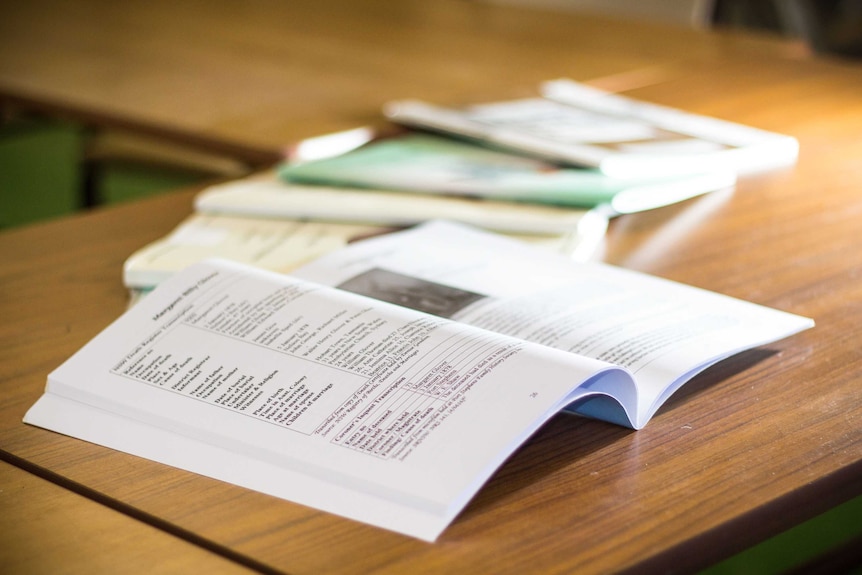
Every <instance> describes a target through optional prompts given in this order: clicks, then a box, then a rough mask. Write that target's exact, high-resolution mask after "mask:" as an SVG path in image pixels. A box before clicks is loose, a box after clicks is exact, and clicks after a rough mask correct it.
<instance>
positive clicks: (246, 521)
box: [0, 0, 862, 574]
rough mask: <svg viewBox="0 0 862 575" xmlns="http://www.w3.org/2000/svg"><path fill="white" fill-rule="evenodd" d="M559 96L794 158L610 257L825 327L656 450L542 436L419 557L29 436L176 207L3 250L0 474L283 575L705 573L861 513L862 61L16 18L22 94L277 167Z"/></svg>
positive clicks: (122, 210)
mask: <svg viewBox="0 0 862 575" xmlns="http://www.w3.org/2000/svg"><path fill="white" fill-rule="evenodd" d="M177 4H179V5H177ZM561 76H566V77H571V78H574V79H579V80H595V79H598V80H597V81H596V83H598V84H601V85H604V86H608V87H612V88H615V89H627V90H629V92H630V93H631V94H632V95H634V96H637V97H641V98H645V99H648V100H652V101H656V102H659V103H664V104H668V105H673V106H678V107H681V108H684V109H688V110H692V111H695V112H702V113H707V114H712V115H716V116H720V117H724V118H727V119H730V120H735V121H740V122H744V123H748V124H752V125H755V126H759V127H762V128H766V129H772V130H776V131H781V132H785V133H788V134H792V135H794V136H796V137H797V138H798V139H799V141H800V145H801V156H800V160H799V163H798V165H797V166H796V167H795V168H794V169H790V170H783V171H779V172H771V173H767V174H762V175H758V176H752V177H748V178H745V179H744V180H742V181H741V182H740V184H739V186H738V187H737V189H736V191H735V192H734V193H732V194H720V195H713V196H709V197H704V198H701V199H699V200H695V201H690V202H688V203H685V204H682V205H680V206H677V207H674V208H670V209H664V210H660V211H656V212H652V213H648V214H641V215H637V216H626V217H624V218H622V219H619V220H617V221H616V222H614V224H613V226H612V228H611V230H610V233H609V236H608V241H607V246H606V255H605V259H606V260H607V261H609V262H612V263H616V264H620V265H623V266H626V267H630V268H633V269H639V270H643V271H647V272H650V273H654V274H657V275H660V276H664V277H669V278H672V279H675V280H680V281H683V282H687V283H691V284H694V285H698V286H702V287H705V288H708V289H711V290H715V291H719V292H722V293H726V294H729V295H733V296H737V297H740V298H743V299H747V300H751V301H754V302H757V303H761V304H765V305H769V306H773V307H777V308H781V309H784V310H787V311H792V312H795V313H799V314H802V315H807V316H810V317H813V318H814V319H815V320H816V321H817V324H818V325H817V327H816V328H814V329H813V330H810V331H808V332H805V333H803V334H800V335H797V336H794V337H792V338H789V339H787V340H784V341H781V342H779V343H777V344H774V345H770V346H768V347H766V348H763V349H758V350H755V351H751V352H747V353H743V354H741V355H739V356H737V357H735V358H733V359H731V360H728V361H725V362H723V363H721V364H719V365H717V366H715V367H714V368H712V369H710V370H709V371H708V372H706V373H704V374H702V375H700V376H698V377H697V378H695V379H694V380H693V381H692V382H691V383H690V384H689V385H687V386H686V387H685V388H684V389H683V390H681V391H680V392H679V393H677V394H676V396H674V397H673V398H672V399H671V400H670V401H669V402H668V404H667V405H666V407H665V408H663V409H662V410H661V411H660V412H659V413H658V415H657V416H656V417H655V419H654V420H653V421H651V422H650V424H649V425H648V426H647V427H646V428H645V429H643V430H641V431H638V432H631V431H627V430H625V429H622V428H618V427H615V426H612V425H608V424H603V423H600V422H595V421H588V420H581V419H575V418H571V417H559V418H555V419H553V420H552V421H551V422H550V423H549V424H548V425H547V426H546V427H545V428H543V429H542V430H541V431H540V432H539V433H538V434H537V435H536V436H535V437H533V438H532V439H531V440H530V441H528V442H527V444H526V445H525V446H524V447H523V448H522V449H520V450H519V451H518V452H517V453H516V454H515V455H514V456H513V458H512V459H511V460H510V461H509V462H507V463H506V464H505V465H504V466H503V467H502V468H501V469H500V471H499V472H498V473H497V474H496V475H495V476H494V477H493V478H492V480H491V481H490V482H489V483H488V484H487V486H486V487H485V488H483V489H482V491H481V492H480V493H479V495H478V496H477V497H476V498H475V500H474V501H473V502H472V503H471V504H470V505H469V506H468V508H467V509H466V510H465V511H464V512H463V513H462V515H461V516H460V517H459V518H458V519H457V520H456V521H455V522H454V523H453V525H452V526H451V527H450V528H449V529H448V530H447V531H446V532H445V533H444V534H443V536H442V537H441V538H440V540H439V541H438V542H437V543H436V544H433V545H432V544H426V543H422V542H418V541H415V540H412V539H409V538H407V537H403V536H400V535H396V534H392V533H388V532H384V531H381V530H378V529H375V528H372V527H367V526H363V525H359V524H356V523H353V522H350V521H347V520H343V519H340V518H337V517H334V516H331V515H327V514H324V513H319V512H316V511H314V510H310V509H306V508H302V507H299V506H297V505H294V504H291V503H288V502H285V501H280V500H277V499H274V498H271V497H268V496H264V495H261V494H258V493H254V492H251V491H248V490H245V489H241V488H238V487H234V486H231V485H226V484H223V483H220V482H218V481H214V480H211V479H207V478H203V477H199V476H196V475H193V474H190V473H186V472H182V471H178V470H175V469H172V468H168V467H166V466H162V465H159V464H155V463H152V462H149V461H146V460H142V459H138V458H135V457H132V456H128V455H124V454H121V453H116V452H113V451H110V450H107V449H104V448H100V447H97V446H93V445H90V444H87V443H84V442H81V441H78V440H75V439H71V438H67V437H63V436H60V435H57V434H53V433H50V432H47V431H44V430H41V429H36V428H33V427H29V426H25V425H23V424H22V423H21V418H22V416H23V414H24V412H25V411H26V409H27V408H28V407H29V406H30V405H32V404H33V402H35V401H36V399H37V398H38V397H39V395H40V393H41V391H42V389H43V387H44V384H45V377H46V375H47V373H48V372H49V371H50V370H52V369H53V368H54V367H56V366H57V365H59V364H60V363H61V362H62V361H63V360H64V359H66V358H67V357H68V356H69V355H71V354H72V353H73V352H74V351H75V350H77V349H78V348H79V347H80V346H81V345H82V344H83V343H84V342H86V341H87V340H88V339H89V338H91V337H92V336H94V335H95V334H96V333H97V332H98V331H99V330H101V329H102V328H104V327H105V326H106V325H107V324H108V323H109V322H110V321H111V320H113V319H114V318H116V317H117V315H118V314H120V313H121V311H122V310H123V308H124V306H125V305H126V301H127V300H126V298H127V296H126V293H125V291H124V289H123V287H122V285H121V281H120V271H121V266H122V262H123V260H124V259H125V258H126V257H127V256H128V255H129V254H131V253H132V251H134V250H135V249H137V248H139V247H140V246H142V245H143V244H145V243H147V242H149V241H152V240H154V239H156V238H158V237H160V236H162V235H164V234H165V233H167V232H168V231H169V230H170V229H172V228H173V226H175V225H176V224H177V223H178V222H179V221H180V220H181V219H183V218H184V217H185V216H186V215H187V214H188V213H190V211H191V200H192V197H193V194H194V193H195V190H186V191H181V192H178V193H176V194H171V195H168V196H163V197H159V198H155V199H151V200H147V201H144V202H139V203H133V204H127V205H123V206H119V207H116V208H112V209H105V210H98V211H94V212H92V213H88V214H84V215H80V216H75V217H69V218H64V219H60V220H57V221H53V222H48V223H45V224H39V225H34V226H30V227H27V228H23V229H18V230H14V231H9V232H5V233H3V234H0V262H2V264H0V318H2V320H3V321H2V324H0V458H3V459H4V460H6V461H8V462H10V463H12V464H14V465H16V466H18V467H21V468H23V469H25V470H28V471H30V472H33V473H35V474H37V475H40V476H42V477H43V478H46V479H49V480H51V481H52V482H53V483H56V484H59V485H60V486H62V487H65V488H67V489H68V490H71V491H74V492H76V493H78V494H82V495H85V496H87V497H89V498H90V499H93V500H95V501H99V502H101V503H103V504H106V505H109V506H112V507H114V508H115V509H117V510H119V511H121V512H123V513H124V514H126V515H129V516H131V517H135V518H137V519H140V520H143V521H145V522H148V523H150V524H151V525H153V526H156V527H158V528H159V529H161V530H164V531H165V532H166V533H170V534H172V535H174V536H179V537H181V538H183V539H185V540H187V541H189V542H191V543H193V544H194V545H195V548H203V549H206V550H209V552H212V553H217V554H221V555H223V556H224V557H225V558H227V559H230V560H231V561H232V562H233V563H234V564H236V565H238V566H245V567H250V568H252V569H257V570H260V571H283V572H289V573H294V574H299V573H404V572H411V573H418V572H428V573H452V572H463V573H473V572H495V573H530V572H536V573H548V572H578V573H589V572H607V571H627V570H631V571H638V572H644V571H647V570H653V571H654V570H659V569H673V570H677V571H690V570H693V569H696V568H699V567H702V566H705V565H708V564H710V563H712V562H714V561H716V560H718V559H720V558H722V557H725V556H727V555H729V554H731V553H733V552H735V551H738V550H740V549H743V548H745V547H747V546H749V545H752V544H754V543H756V542H758V541H760V540H762V539H763V538H765V537H768V536H770V535H773V534H775V533H777V532H779V531H781V530H782V529H784V528H786V527H789V526H791V525H794V524H796V523H798V522H800V521H803V520H805V519H807V518H809V517H811V516H813V515H815V514H817V513H820V512H822V511H825V510H827V509H829V508H830V507H832V506H834V505H836V504H838V503H840V502H842V501H844V500H846V499H848V498H850V497H853V496H857V495H859V494H862V354H860V351H859V336H860V325H862V249H860V248H862V240H860V229H859V221H860V218H862V167H860V166H862V164H860V162H859V158H862V99H860V97H859V95H860V94H862V68H860V67H859V65H855V64H851V63H844V62H839V61H826V60H814V59H811V58H809V57H807V56H805V55H804V54H802V53H800V52H799V50H798V49H797V47H796V46H793V45H787V44H784V43H778V42H774V41H769V40H764V39H757V38H746V37H739V36H733V35H721V34H709V33H702V32H695V31H689V30H677V29H674V28H663V27H660V26H657V25H646V24H634V23H623V22H613V21H607V20H600V19H595V18H587V17H577V16H574V15H558V14H553V13H544V12H530V11H525V10H520V9H515V8H509V7H501V6H494V5H487V4H483V3H475V2H461V1H455V0H445V1H440V2H427V3H423V2H418V1H417V2H408V1H404V2H396V3H388V2H383V1H363V2H337V1H335V0H315V1H314V2H308V3H303V2H290V3H277V2H266V1H264V0H257V1H255V2H249V3H234V2H228V1H227V0H223V1H215V2H206V3H204V2H186V3H171V2H159V1H154V2H134V3H132V2H129V3H116V4H112V3H107V2H98V1H96V0H85V1H81V2H76V3H63V2H38V1H35V2H30V3H27V4H26V5H23V6H18V7H4V17H3V18H2V19H0V93H2V94H3V95H4V96H5V97H6V98H7V100H9V101H13V102H15V103H16V104H18V105H23V106H28V107H35V108H39V109H42V110H47V111H53V112H55V113H64V114H70V115H72V116H73V117H76V118H79V119H81V118H83V119H87V120H90V121H95V122H100V123H105V124H111V125H123V126H126V127H132V128H135V129H139V130H142V131H145V132H148V133H158V134H160V135H162V136H165V137H169V138H174V139H178V140H184V141H186V142H192V143H196V144H199V145H205V146H210V147H212V148H213V149H221V150H222V151H226V150H230V151H232V152H235V153H237V154H240V155H241V154H248V156H247V157H252V156H253V157H256V158H258V159H261V160H264V159H266V158H273V157H275V156H276V155H277V153H278V151H279V149H280V148H281V146H283V145H284V144H286V143H288V142H291V141H295V140H296V139H298V138H302V137H307V136H311V135H315V134H319V133H324V132H327V131H333V130H338V129H346V128H352V127H356V126H358V125H362V124H366V123H373V122H377V121H379V109H380V106H381V105H382V103H383V102H385V101H386V100H388V99H390V98H399V97H405V96H421V97H424V98H427V99H429V100H433V101H438V102H444V103H445V102H448V103H457V102H460V101H481V100H487V99H492V98H493V99H497V98H505V97H514V96H520V95H525V94H527V93H530V92H531V90H532V89H533V87H534V86H535V85H536V83H537V82H539V81H541V80H544V79H549V78H554V77H561ZM33 508H34V509H36V508H37V502H35V501H34V502H33ZM31 520H32V521H36V519H35V518H32V519H31V518H28V517H26V516H23V515H22V519H21V521H22V523H25V524H26V523H27V522H28V521H31ZM75 530H76V527H75V526H74V525H69V527H68V532H64V531H63V530H62V529H61V528H60V527H57V528H56V531H55V532H54V536H55V537H58V538H62V537H69V536H71V535H72V534H73V533H74V532H75ZM118 545H123V546H127V548H128V551H129V555H128V556H129V557H132V551H133V548H134V542H133V541H132V540H131V539H130V540H126V541H125V542H121V543H118ZM55 550H56V548H55ZM56 552H58V553H61V552H62V551H56ZM176 552H177V553H186V551H182V550H180V551H176ZM189 553H191V552H189ZM141 568H142V570H145V569H146V566H142V567H141Z"/></svg>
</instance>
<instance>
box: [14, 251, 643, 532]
mask: <svg viewBox="0 0 862 575" xmlns="http://www.w3.org/2000/svg"><path fill="white" fill-rule="evenodd" d="M462 296H464V297H465V298H466V299H470V297H471V296H470V294H462ZM602 370H607V371H605V372H603V374H602V375H601V376H598V377H594V376H595V375H596V374H597V373H599V372H602ZM618 380H619V381H618ZM580 382H586V383H587V385H586V386H584V387H583V388H582V389H578V390H576V391H574V392H572V389H573V388H574V387H575V386H576V385H577V384H578V383H580ZM625 382H628V383H629V384H630V380H629V379H627V377H626V376H625V375H624V374H623V373H622V372H620V371H618V370H611V369H609V366H607V364H602V363H600V362H595V361H589V360H580V361H579V360H576V359H575V358H574V356H571V355H570V354H565V353H561V352H558V351H555V350H551V349H549V348H545V347H542V346H534V345H531V344H528V343H526V342H521V341H518V340H514V339H512V338H508V337H505V336H500V335H498V334H493V333H491V332H486V331H483V330H477V329H475V328H471V327H470V326H466V325H463V324H458V323H454V322H450V321H447V320H445V319H443V318H439V317H434V316H429V315H425V314H419V313H416V312H414V311H413V310H408V309H405V308H401V307H396V306H392V305H389V304H385V303H381V302H377V301H374V300H369V299H367V298H364V297H361V296H357V295H355V294H351V293H346V292H338V291H335V290H331V289H328V288H324V287H321V286H317V285H314V284H308V283H306V282H301V281H298V280H295V279H293V278H289V277H287V276H282V275H278V274H274V273H270V272H265V271H262V270H256V269H253V268H250V267H247V266H240V265H237V264H230V263H228V262H210V263H205V264H201V265H197V266H194V267H192V268H188V269H186V270H185V271H183V272H182V273H180V274H179V275H177V276H173V277H172V278H171V279H169V280H167V281H166V282H165V283H164V284H163V285H162V286H161V287H160V288H158V289H156V290H155V291H154V292H153V294H151V295H150V296H148V297H147V298H145V299H144V300H143V301H141V302H140V303H139V304H138V305H137V306H135V307H134V308H133V309H131V310H129V311H128V312H127V313H126V314H125V315H124V316H123V317H122V318H120V319H119V320H118V321H117V322H115V323H114V324H113V325H112V326H110V327H109V328H108V329H107V330H105V331H104V332H102V334H100V335H99V336H97V337H96V338H94V339H93V340H92V341H91V342H90V343H88V344H87V345H86V346H85V347H84V348H83V349H82V350H81V351H80V352H79V353H77V354H76V355H75V356H73V357H72V358H71V359H70V360H69V361H67V362H66V363H64V364H63V365H62V366H61V367H60V368H58V369H57V370H55V371H54V372H53V373H52V374H50V375H49V378H48V388H47V393H46V395H45V396H44V397H43V399H42V400H40V402H39V403H37V405H36V406H35V407H34V408H33V409H31V411H30V412H28V414H27V416H26V418H25V421H26V422H28V423H32V424H34V425H39V426H42V427H46V428H48V429H54V430H56V431H59V432H62V433H69V434H71V435H74V436H76V437H81V438H83V439H86V440H88V441H92V442H95V443H99V444H102V445H106V446H109V447H113V448H115V449H121V450H123V451H127V452H129V453H135V454H138V455H142V456H145V457H149V458H152V459H155V460H157V461H162V462H164V463H168V464H171V465H177V466H180V467H183V468H185V469H189V470H192V471H196V472H198V473H203V474H206V475H210V476H213V477H217V478H220V479H223V480H225V481H232V482H237V483H239V484H240V485H245V486H247V487H251V488H254V489H260V490H262V491H265V492H268V493H274V494H277V495H280V496H282V497H286V498H289V499H291V500H293V501H296V502H299V503H303V504H306V505H312V506H315V507H320V508H323V509H327V510H329V511H332V512H335V513H339V514H342V515H344V516H347V517H353V518H355V519H359V520H362V521H366V522H369V523H373V524H375V525H380V526H383V527H386V528H389V529H394V530H397V531H400V532H403V533H408V534H411V535H414V536H417V537H423V538H430V539H433V537H435V536H436V534H438V533H439V531H440V530H442V528H443V527H445V525H446V524H447V523H448V522H449V521H450V520H451V519H452V518H453V517H454V516H455V514H457V513H458V511H460V509H461V508H462V507H463V505H465V504H466V503H467V501H469V499H470V497H472V495H473V494H474V493H475V492H476V491H477V490H478V489H479V487H480V486H481V485H482V484H483V483H484V481H486V480H487V478H488V477H489V476H490V474H491V473H493V471H494V470H495V469H496V468H497V467H498V466H499V465H500V464H501V463H502V462H503V461H504V460H505V459H506V458H507V457H508V456H509V455H510V454H511V453H512V451H514V449H516V448H517V446H518V445H520V444H521V442H523V441H524V440H525V439H526V438H527V437H528V436H529V435H530V434H532V433H533V432H535V430H536V429H538V427H539V426H540V425H541V424H542V423H544V421H546V420H547V418H549V417H550V416H551V415H553V414H554V413H555V412H557V411H558V410H559V409H560V408H562V407H563V406H564V405H565V404H567V403H568V402H570V401H572V400H574V399H578V398H585V397H590V396H592V395H595V394H596V393H598V392H601V391H602V390H603V389H604V388H605V386H608V385H612V386H616V387H620V385H621V383H622V385H623V386H624V385H625ZM629 395H632V394H631V392H629ZM58 406H59V407H58ZM94 414H100V415H99V416H95V415H94ZM153 429H158V433H154V432H153ZM160 436H162V437H163V438H164V440H162V439H158V437H160ZM171 438H175V439H171ZM179 438H182V439H179ZM201 445H205V446H206V447H205V448H201V447H200V446H201ZM248 460H254V461H256V462H257V464H256V466H257V467H256V468H257V469H260V470H262V472H265V470H266V469H271V468H277V469H278V470H279V472H278V473H277V474H273V476H272V477H267V478H259V477H256V476H248V475H244V474H242V473H238V472H237V466H238V465H245V464H246V463H247V461H248ZM294 475H301V476H302V477H303V478H304V479H303V480H302V481H290V482H289V483H285V482H284V480H285V479H289V478H290V477H292V476H294ZM280 482H281V484H282V485H283V487H278V485H279V483H280ZM330 493H334V494H336V495H337V494H341V495H338V496H334V498H333V499H331V500H330V499H328V497H329V494H330ZM353 495H355V496H356V498H357V500H356V501H354V500H353V499H352V496H353ZM342 496H343V497H342ZM344 498H346V499H348V500H349V502H348V504H342V503H339V501H340V500H341V499H344ZM322 499H326V500H327V501H332V503H327V504H326V505H325V506H321V505H320V501H321V500H322ZM378 500H385V501H386V502H388V503H387V506H386V509H387V511H385V512H382V513H381V512H378V511H374V512H368V510H369V509H370V508H372V507H374V505H375V501H378ZM400 508H405V509H410V510H412V511H411V513H409V514H400V513H398V512H396V511H397V510H398V509H400ZM411 518H413V519H411ZM430 518H434V519H433V520H432V519H430ZM414 519H415V522H414Z"/></svg>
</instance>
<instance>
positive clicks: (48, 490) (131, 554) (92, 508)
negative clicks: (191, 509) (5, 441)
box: [0, 461, 256, 575]
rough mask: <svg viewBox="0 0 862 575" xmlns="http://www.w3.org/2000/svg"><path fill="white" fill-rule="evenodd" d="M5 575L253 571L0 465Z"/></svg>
mask: <svg viewBox="0 0 862 575" xmlns="http://www.w3.org/2000/svg"><path fill="white" fill-rule="evenodd" d="M0 509H2V510H3V513H2V514H0V541H2V542H3V543H2V545H0V564H2V565H3V570H4V572H6V573H63V574H70V575H73V574H78V573H80V574H82V575H91V574H92V573H116V574H117V575H123V574H127V573H129V574H131V573H142V572H145V571H146V572H147V573H153V574H160V575H168V574H171V573H176V574H181V573H192V572H201V571H205V572H206V573H212V574H214V575H215V574H222V573H224V574H237V575H239V574H242V573H246V574H248V573H255V572H256V571H255V570H253V569H251V568H248V567H244V566H242V565H240V564H237V563H234V562H232V561H229V560H227V559H225V558H223V557H221V556H219V555H217V554H215V553H211V552H209V551H206V550H205V549H203V548H201V547H199V546H197V545H194V544H192V543H189V542H187V541H185V540H183V539H181V538H179V537H175V536H173V535H169V534H168V533H166V532H165V531H163V530H160V529H157V528H155V527H152V526H150V525H148V524H146V523H143V522H141V521H137V520H135V519H133V518H131V517H129V516H127V515H124V514H122V513H118V512H116V511H114V510H112V509H110V508H109V507H105V506H103V505H100V504H99V503H96V502H94V501H92V500H90V499H87V498H86V497H82V496H80V495H78V494H76V493H73V492H72V491H69V490H67V489H63V488H62V487H59V486H57V485H55V484H53V483H51V482H49V481H45V480H44V479H40V478H39V477H37V476H35V475H31V474H30V473H27V472H26V471H24V470H22V469H20V468H18V467H15V466H13V465H10V464H8V463H5V462H3V461H0Z"/></svg>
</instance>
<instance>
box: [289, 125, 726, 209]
mask: <svg viewBox="0 0 862 575" xmlns="http://www.w3.org/2000/svg"><path fill="white" fill-rule="evenodd" d="M279 176H280V177H281V178H282V179H284V180H286V181H288V182H293V183H297V184H311V185H334V186H350V187H361V188H377V189H384V190H401V191H411V192H417V193H427V194H452V195H462V196H476V197H483V198H490V199H494V200H507V201H516V202H529V203H538V204H552V205H559V206H577V207H585V208H592V207H595V206H598V205H606V206H608V207H609V208H610V209H611V210H612V211H614V212H615V213H618V214H627V213H633V212H639V211H644V210H649V209H654V208H659V207H662V206H666V205H669V204H673V203H676V202H681V201H683V200H686V199H689V198H692V197H694V196H698V195H701V194H705V193H707V192H712V191H715V190H720V189H725V188H729V187H732V186H733V185H734V183H735V180H736V177H735V175H734V174H733V173H732V172H730V171H726V170H725V171H718V170H714V171H710V172H704V173H695V174H685V175H673V176H669V177H649V178H612V177H610V176H608V175H606V174H603V173H602V172H600V171H599V170H595V169H578V168H570V167H569V168H565V167H561V166H559V165H554V164H552V163H550V162H544V161H541V160H538V159H535V158H528V157H524V156H518V155H515V154H509V153H506V152H501V151H498V150H492V149H489V148H486V147H483V146H479V145H476V144H474V143H469V142H466V141H463V140H455V139H452V138H445V137H441V136H436V135H432V134H422V133H405V134H401V135H396V136H391V137H388V138H382V139H380V140H376V141H372V142H369V143H367V144H365V145H364V146H361V147H358V148H356V149H354V150H351V151H349V152H347V153H344V154H341V155H336V156H332V157H328V158H323V159H319V160H315V161H309V162H293V163H286V164H284V165H282V166H281V168H280V169H279Z"/></svg>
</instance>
